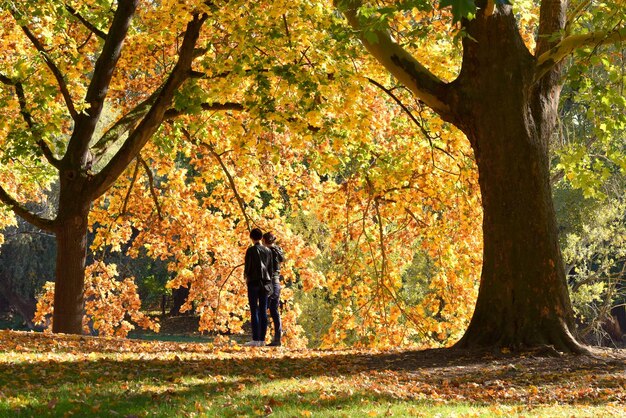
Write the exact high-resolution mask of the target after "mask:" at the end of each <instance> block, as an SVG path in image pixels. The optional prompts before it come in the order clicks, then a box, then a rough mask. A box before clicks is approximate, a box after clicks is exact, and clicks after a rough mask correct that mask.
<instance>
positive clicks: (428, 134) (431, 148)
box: [366, 77, 458, 175]
mask: <svg viewBox="0 0 626 418" xmlns="http://www.w3.org/2000/svg"><path fill="white" fill-rule="evenodd" d="M366 79H367V81H369V82H370V83H371V84H373V85H375V86H376V87H378V88H379V89H381V90H382V91H384V92H385V93H386V94H387V95H388V96H389V97H391V98H392V99H393V100H394V101H395V102H396V103H397V104H398V106H400V108H401V109H402V110H403V111H404V113H406V114H407V116H408V117H409V119H411V121H412V122H413V123H414V124H415V125H417V127H418V128H419V129H420V131H421V132H422V134H423V135H424V136H425V137H426V139H427V140H428V143H429V144H430V150H431V152H430V157H431V160H432V163H433V167H435V168H437V169H439V170H441V171H444V172H446V173H449V174H454V175H456V174H458V173H452V172H451V171H448V170H445V169H443V168H441V167H437V164H436V163H435V156H434V154H433V150H434V149H437V150H439V151H441V152H443V153H444V154H446V155H447V156H448V157H450V158H452V159H453V160H456V158H454V156H453V155H452V154H450V153H449V152H448V151H446V150H445V149H443V148H441V147H438V146H437V145H435V144H433V140H432V138H431V135H430V133H429V132H428V131H427V130H426V128H424V124H423V123H420V121H418V120H417V118H416V117H415V115H413V113H412V112H411V110H410V109H409V108H408V107H406V106H405V104H404V103H402V101H401V100H400V99H399V98H398V96H396V95H395V94H394V93H393V92H392V91H391V90H390V89H388V88H386V87H385V86H383V85H382V84H380V83H379V82H378V81H376V80H374V79H371V78H369V77H366Z"/></svg>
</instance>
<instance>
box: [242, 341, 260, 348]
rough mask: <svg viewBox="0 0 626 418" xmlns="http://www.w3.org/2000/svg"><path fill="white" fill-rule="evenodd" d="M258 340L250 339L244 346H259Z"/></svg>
mask: <svg viewBox="0 0 626 418" xmlns="http://www.w3.org/2000/svg"><path fill="white" fill-rule="evenodd" d="M257 343H258V341H248V342H247V343H245V344H244V347H257Z"/></svg>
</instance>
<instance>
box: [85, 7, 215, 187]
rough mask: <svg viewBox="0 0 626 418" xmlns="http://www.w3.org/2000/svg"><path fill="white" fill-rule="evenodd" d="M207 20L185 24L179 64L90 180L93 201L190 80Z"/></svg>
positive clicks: (154, 130)
mask: <svg viewBox="0 0 626 418" xmlns="http://www.w3.org/2000/svg"><path fill="white" fill-rule="evenodd" d="M207 18H208V16H207V15H206V14H203V15H201V16H200V15H198V14H194V16H193V19H192V20H191V21H190V22H189V23H188V24H187V29H186V31H185V36H184V39H183V43H182V45H181V48H180V52H179V57H178V62H177V63H176V65H175V66H174V69H173V70H172V72H171V73H170V75H169V77H168V78H167V81H166V82H165V84H164V85H163V88H162V89H161V91H160V92H159V94H158V96H157V98H156V99H155V102H154V104H153V105H152V106H151V107H150V110H149V111H148V113H147V114H146V116H145V117H144V118H143V119H142V121H141V122H140V123H139V125H138V126H137V127H136V128H135V129H134V130H133V131H132V132H131V133H130V135H129V136H128V139H127V140H126V141H125V143H124V145H122V147H121V148H120V149H119V150H118V152H117V153H116V154H115V155H114V156H113V158H112V159H111V161H109V163H108V164H107V165H106V167H104V168H103V169H102V171H100V172H99V173H98V174H96V175H95V176H94V177H93V180H92V183H91V186H90V187H91V192H92V194H93V196H94V198H95V197H98V196H100V195H102V194H103V193H104V192H105V191H106V190H107V189H108V188H109V187H111V185H112V184H113V183H114V182H115V180H116V179H117V178H118V177H119V176H120V174H121V173H122V172H123V171H124V170H125V169H126V167H127V166H128V164H129V163H130V162H131V161H132V160H133V159H134V158H135V157H136V156H137V155H138V154H139V152H140V151H141V149H142V148H143V146H144V145H145V144H146V142H148V140H149V139H150V138H151V137H152V135H154V133H155V132H156V131H157V130H158V129H159V127H160V126H161V123H162V122H163V119H164V117H165V112H166V111H167V110H168V109H169V107H170V104H171V103H172V99H173V97H174V93H175V92H176V91H177V90H178V88H179V87H180V86H181V85H182V83H183V82H184V81H185V80H186V79H187V78H188V77H189V72H190V71H191V63H192V61H193V53H194V48H195V44H196V42H197V40H198V37H199V36H200V29H201V28H202V25H203V24H204V22H205V21H206V19H207ZM107 41H108V39H107Z"/></svg>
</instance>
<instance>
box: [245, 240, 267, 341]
mask: <svg viewBox="0 0 626 418" xmlns="http://www.w3.org/2000/svg"><path fill="white" fill-rule="evenodd" d="M262 238H263V231H261V230H260V229H259V228H254V229H253V230H252V231H250V239H251V240H252V242H253V243H254V244H253V245H252V246H251V247H249V248H248V249H247V250H246V259H245V264H244V277H245V279H246V284H247V286H248V302H249V303H250V322H251V324H252V341H249V342H247V343H246V344H245V345H247V346H251V347H262V346H264V345H265V335H266V333H267V297H268V296H269V295H270V294H271V293H272V289H271V285H272V277H271V275H272V271H274V266H273V261H272V260H273V257H272V251H271V250H270V249H269V248H267V247H264V246H263V245H261V239H262Z"/></svg>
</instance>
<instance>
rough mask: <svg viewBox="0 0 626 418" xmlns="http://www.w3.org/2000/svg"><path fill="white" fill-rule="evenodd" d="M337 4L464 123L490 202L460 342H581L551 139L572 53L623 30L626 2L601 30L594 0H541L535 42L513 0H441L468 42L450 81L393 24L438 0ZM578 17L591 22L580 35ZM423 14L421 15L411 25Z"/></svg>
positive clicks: (394, 66) (403, 75) (423, 91)
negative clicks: (554, 191)
mask: <svg viewBox="0 0 626 418" xmlns="http://www.w3.org/2000/svg"><path fill="white" fill-rule="evenodd" d="M336 4H337V6H338V7H339V8H340V10H341V11H342V12H343V14H344V15H345V17H346V19H347V20H348V22H349V24H350V25H351V26H352V27H353V28H354V29H355V30H356V31H357V33H358V35H359V38H360V40H361V42H362V43H363V45H364V46H365V47H366V49H367V50H368V51H369V52H370V53H371V54H372V55H373V56H374V57H375V58H376V59H377V60H378V61H379V62H380V63H381V64H382V65H383V66H384V67H385V68H386V69H387V70H389V72H390V73H391V74H393V75H394V76H395V77H396V78H397V79H398V80H399V81H400V82H401V83H402V84H404V85H405V86H406V87H407V88H408V89H410V90H411V92H412V93H413V94H414V95H415V96H416V97H417V98H418V99H419V100H421V101H422V102H424V103H425V104H426V105H427V106H428V107H430V108H431V109H432V110H433V111H434V112H436V113H437V114H438V115H439V116H440V117H441V118H442V119H443V120H444V121H446V122H449V123H452V124H454V125H455V126H457V127H458V128H459V129H461V131H463V132H464V133H465V135H466V136H467V138H468V139H469V142H470V144H471V146H472V148H473V151H474V156H475V158H476V162H477V166H478V172H479V184H480V190H481V194H482V206H483V210H484V220H483V237H484V252H483V270H482V275H481V283H480V289H479V295H478V300H477V304H476V308H475V311H474V314H473V317H472V320H471V322H470V325H469V327H468V329H467V331H466V332H465V334H464V336H463V338H462V339H461V340H460V341H459V342H458V343H457V346H458V347H484V346H490V347H491V346H504V347H512V348H522V347H536V346H540V345H546V344H548V345H553V346H554V347H555V348H556V349H558V350H563V351H573V352H583V351H585V348H584V347H583V346H582V345H581V344H580V343H579V342H578V341H577V340H576V338H575V336H574V333H575V330H574V320H573V313H572V307H571V303H570V299H569V294H568V291H567V283H566V281H565V273H564V266H563V261H562V256H561V253H560V249H559V243H558V237H557V226H556V219H555V213H554V208H553V203H552V196H551V190H550V172H549V143H550V139H551V136H552V135H553V132H554V126H555V120H556V115H557V105H558V103H559V94H560V90H561V85H562V79H561V69H562V66H563V60H564V58H566V57H568V56H569V55H570V54H571V53H572V52H573V51H574V50H576V49H579V48H585V47H587V48H596V47H598V46H600V45H602V44H607V43H616V42H619V41H620V40H621V39H623V38H624V37H626V28H624V26H623V25H622V23H621V22H622V21H623V18H624V8H623V7H622V6H620V5H619V4H618V2H615V3H614V4H613V3H611V4H612V6H613V8H612V9H610V10H612V12H611V13H610V14H609V15H608V16H605V18H604V20H603V22H601V23H604V25H605V26H604V29H602V28H597V27H594V25H593V23H596V26H597V25H598V24H600V23H598V22H589V21H588V20H586V19H580V17H581V14H582V13H583V12H584V11H585V9H586V8H587V7H588V6H589V4H590V2H589V1H587V0H583V1H582V2H580V3H578V4H576V7H575V8H574V9H573V10H572V11H571V12H570V13H569V14H568V13H567V10H568V2H567V1H563V0H543V1H542V2H541V6H540V9H539V18H538V22H539V23H538V29H537V38H536V47H535V48H534V51H533V50H532V48H529V46H527V45H526V44H525V43H524V39H523V38H522V36H521V34H520V30H519V28H518V22H517V21H518V18H517V16H516V14H515V13H514V11H513V8H512V6H511V5H509V4H508V2H506V1H493V0H488V1H477V2H476V3H474V1H471V0H470V1H467V0H462V1H446V2H441V6H448V5H451V6H452V14H453V19H454V20H455V21H460V26H461V31H460V36H461V37H462V47H463V52H462V63H461V66H460V70H459V73H458V76H457V77H456V79H454V80H452V81H449V82H446V81H443V80H442V79H441V78H439V77H437V76H436V75H435V74H433V73H432V72H431V71H430V70H429V69H428V68H426V67H425V66H424V65H423V64H422V63H420V62H419V61H418V60H417V59H416V58H415V57H414V54H412V53H411V52H410V51H409V50H408V49H407V48H404V47H403V46H401V45H400V44H399V43H398V42H396V41H395V40H394V39H393V38H392V37H391V36H390V32H389V30H388V25H387V24H386V23H387V22H388V21H389V20H390V19H391V18H392V17H393V16H394V14H395V13H396V12H397V13H398V14H400V12H402V10H405V11H406V10H411V8H413V7H418V8H421V9H422V10H426V9H429V8H430V7H431V6H430V3H425V2H411V1H409V2H400V3H399V5H400V6H403V7H397V8H394V7H393V6H390V7H387V8H384V9H380V10H378V9H377V8H375V7H373V6H364V3H363V2H362V1H360V0H346V1H336ZM398 10H400V11H398ZM407 13H408V12H407ZM579 20H582V21H583V23H585V24H588V27H587V29H586V30H585V32H584V33H581V34H572V30H573V28H574V26H576V24H577V22H578V21H579ZM380 22H383V23H384V24H383V25H381V23H380ZM420 23H421V22H420V19H419V16H416V17H415V20H413V21H411V24H410V25H408V26H409V29H413V28H415V27H419V24H420ZM581 26H583V25H581ZM394 29H396V30H395V32H394V33H396V34H398V33H400V34H401V33H402V31H401V30H397V28H394ZM413 33H415V32H413ZM418 33H419V32H418Z"/></svg>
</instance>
